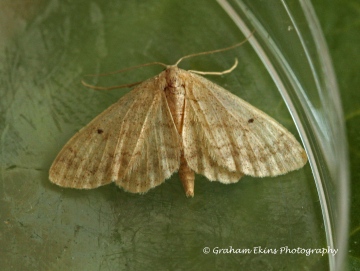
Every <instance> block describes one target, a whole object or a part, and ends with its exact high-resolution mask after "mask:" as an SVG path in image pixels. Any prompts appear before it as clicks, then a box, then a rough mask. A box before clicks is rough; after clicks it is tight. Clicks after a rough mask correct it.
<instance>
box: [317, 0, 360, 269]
mask: <svg viewBox="0 0 360 271" xmlns="http://www.w3.org/2000/svg"><path fill="white" fill-rule="evenodd" d="M314 7H315V10H316V12H317V14H318V17H319V19H320V22H321V25H322V27H323V30H324V34H325V37H326V40H327V42H328V45H329V48H330V53H331V55H332V58H333V63H334V67H335V71H336V73H337V76H338V84H339V88H340V93H341V98H342V102H343V108H344V112H345V121H346V125H347V134H348V142H349V153H350V166H351V197H350V199H349V201H350V205H351V209H350V226H349V232H350V238H349V259H348V260H349V269H350V270H360V197H359V195H360V185H359V179H360V174H359V172H360V171H359V165H360V125H359V124H360V91H359V86H360V76H359V70H360V53H359V49H358V44H360V2H359V1H353V0H347V1H340V0H337V1H330V2H329V1H314Z"/></svg>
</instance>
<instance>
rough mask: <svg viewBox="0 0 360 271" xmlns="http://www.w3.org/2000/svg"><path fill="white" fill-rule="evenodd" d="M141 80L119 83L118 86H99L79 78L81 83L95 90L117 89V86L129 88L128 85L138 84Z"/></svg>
mask: <svg viewBox="0 0 360 271" xmlns="http://www.w3.org/2000/svg"><path fill="white" fill-rule="evenodd" d="M142 82H143V81H140V82H136V83H130V84H124V85H119V86H111V87H101V86H94V85H90V84H88V83H86V82H85V81H84V80H81V84H83V85H84V86H85V87H87V88H91V89H95V90H112V89H117V88H129V87H133V86H136V85H138V84H140V83H142Z"/></svg>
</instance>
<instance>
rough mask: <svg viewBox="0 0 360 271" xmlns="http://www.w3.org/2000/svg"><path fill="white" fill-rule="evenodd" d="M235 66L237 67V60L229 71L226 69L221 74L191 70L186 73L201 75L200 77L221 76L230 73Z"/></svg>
mask: <svg viewBox="0 0 360 271" xmlns="http://www.w3.org/2000/svg"><path fill="white" fill-rule="evenodd" d="M237 65H238V60H237V58H235V63H234V65H232V67H231V68H230V69H227V70H225V71H222V72H203V71H193V70H188V72H192V73H196V74H201V75H223V74H227V73H230V72H232V71H233V70H234V69H235V68H236V67H237Z"/></svg>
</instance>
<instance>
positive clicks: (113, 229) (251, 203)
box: [0, 0, 360, 270]
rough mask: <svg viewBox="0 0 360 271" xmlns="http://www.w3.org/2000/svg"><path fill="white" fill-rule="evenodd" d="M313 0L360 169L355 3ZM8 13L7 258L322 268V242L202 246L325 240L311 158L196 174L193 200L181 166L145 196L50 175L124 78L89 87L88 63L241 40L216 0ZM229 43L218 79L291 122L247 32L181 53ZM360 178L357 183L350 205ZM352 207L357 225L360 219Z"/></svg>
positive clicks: (2, 256)
mask: <svg viewBox="0 0 360 271" xmlns="http://www.w3.org/2000/svg"><path fill="white" fill-rule="evenodd" d="M315 8H316V10H317V11H318V13H319V18H320V21H321V23H322V25H323V28H324V32H325V34H326V38H327V40H328V42H329V46H330V51H331V53H332V54H333V58H334V64H335V70H336V71H337V73H338V76H339V85H340V87H341V91H342V96H343V101H344V108H345V114H346V116H347V119H346V121H347V124H348V128H349V135H350V136H349V141H350V150H351V157H352V158H353V159H352V161H354V162H352V166H353V169H354V170H353V171H354V172H355V173H354V175H353V179H355V177H356V174H358V173H357V172H356V171H355V169H356V168H355V165H356V164H355V162H356V159H357V161H358V160H359V159H358V158H357V156H358V154H357V153H358V152H359V151H358V148H359V132H358V131H359V130H356V129H358V127H357V126H356V123H357V122H356V121H357V119H358V118H359V117H358V116H359V115H358V113H359V112H358V111H357V110H358V108H359V107H358V105H359V99H356V97H355V96H356V95H357V97H359V96H360V94H359V91H358V89H357V88H358V85H359V84H356V82H358V81H359V78H358V76H357V73H358V69H357V67H358V63H359V61H354V58H355V57H358V54H356V53H357V50H356V48H357V46H356V45H357V44H359V43H358V41H359V31H357V32H356V31H355V28H357V29H359V24H360V22H359V20H358V15H359V13H360V7H359V5H357V2H356V1H340V0H339V1H333V2H332V3H331V4H329V3H328V2H327V1H316V6H315ZM0 26H1V28H0V30H1V40H0V50H1V51H0V52H1V53H0V56H1V63H0V72H1V74H0V83H1V85H0V113H1V114H0V140H1V142H0V151H1V154H0V166H1V168H0V170H1V172H0V173H1V179H0V181H1V186H0V189H1V190H0V200H1V206H0V230H1V232H0V250H1V251H0V267H1V269H2V270H10V269H11V270H144V269H153V270H184V269H189V270H214V269H229V270H238V269H240V270H305V269H308V270H327V258H326V256H325V257H321V256H319V255H312V256H309V257H306V256H304V255H279V254H277V255H263V254H262V255H256V254H251V255H235V254H232V255H215V254H212V253H210V254H209V255H205V254H204V253H203V251H202V250H203V248H204V247H205V246H207V247H210V248H214V247H216V246H218V247H222V248H227V247H229V246H233V247H235V248H253V247H255V246H262V247H263V248H265V247H268V248H274V247H276V248H279V247H280V246H286V245H287V246H291V247H314V248H316V247H324V246H326V243H325V235H324V229H323V224H322V216H321V210H320V204H319V202H318V200H317V194H316V193H317V192H316V188H315V185H314V182H313V180H312V176H311V171H310V167H309V165H307V166H306V167H305V168H304V169H302V170H300V171H296V172H292V173H290V174H287V175H285V176H280V177H278V178H263V179H258V178H250V177H245V178H244V179H243V180H242V181H241V182H239V183H238V184H236V185H229V186H226V185H222V184H219V183H210V182H209V181H207V180H206V179H205V178H204V177H202V176H197V179H196V186H195V198H194V199H191V200H189V199H186V198H185V196H184V193H183V191H182V187H181V184H180V182H179V181H178V177H177V175H174V177H172V178H171V179H170V180H168V181H166V182H165V183H164V184H163V185H161V186H160V187H158V188H156V189H153V190H151V191H150V192H149V193H147V194H146V195H143V196H139V195H133V194H129V193H125V192H124V191H122V190H121V189H118V188H116V187H115V185H108V186H105V187H102V188H99V189H96V190H90V191H81V190H72V189H62V188H60V187H57V186H55V185H52V184H51V183H50V182H49V181H48V169H49V167H50V165H51V163H52V161H53V159H54V158H55V156H56V154H57V153H58V152H59V151H60V149H61V147H62V146H63V145H64V144H65V143H66V141H67V140H68V139H69V138H70V137H71V136H72V135H73V134H74V133H75V132H76V131H77V130H78V129H80V128H81V127H82V126H84V125H85V124H87V123H88V122H89V121H90V120H91V119H92V118H93V117H95V116H96V115H97V114H98V113H100V112H102V111H103V110H104V109H105V108H107V107H108V106H109V105H111V104H112V103H113V102H115V101H116V100H117V99H118V98H119V97H121V96H122V95H123V94H124V93H126V92H127V91H128V90H117V91H112V92H95V91H92V90H88V89H85V88H84V87H82V86H81V85H80V83H79V82H80V80H81V79H82V76H83V75H84V74H86V73H98V72H106V71H112V70H116V69H120V68H124V67H129V66H132V65H137V64H141V63H145V62H151V61H162V62H165V63H173V62H175V61H176V60H177V59H178V58H179V57H180V56H183V55H185V54H188V53H193V52H199V51H204V50H210V49H214V48H221V47H224V46H228V45H229V44H233V43H235V42H237V41H239V32H238V30H237V29H236V28H235V26H234V25H233V23H232V21H230V19H228V18H227V16H226V15H225V13H224V11H223V10H222V9H221V8H220V7H219V6H218V4H217V3H216V2H215V1H205V0H204V1H168V0H160V1H141V0H137V1H115V0H114V1H100V0H99V1H91V2H90V1H83V0H78V1H56V0H49V1H45V0H34V1H20V0H18V1H10V0H3V1H2V2H1V3H0ZM224 33H227V35H224ZM234 55H236V56H237V57H238V58H239V59H241V64H240V65H239V67H238V68H237V69H236V71H234V72H233V73H232V74H230V75H228V76H224V77H217V78H213V77H212V78H211V80H213V81H214V82H216V83H218V84H220V85H222V86H224V87H225V88H227V89H229V90H230V91H232V92H234V93H236V94H237V95H239V96H241V97H242V98H243V99H245V100H247V101H249V102H251V103H252V104H254V105H255V106H257V107H260V108H261V109H262V110H264V111H265V112H267V113H269V114H270V115H272V116H273V117H275V118H276V119H278V120H279V121H280V122H281V123H282V124H284V125H285V126H286V127H287V128H288V129H289V130H290V131H292V132H293V133H296V129H295V127H294V125H293V123H292V120H291V118H290V115H289V113H288V112H287V109H286V107H285V105H284V103H283V102H282V100H281V97H280V95H279V94H278V92H277V89H276V87H275V86H274V85H273V84H272V81H271V79H270V78H269V76H268V75H267V72H266V71H265V70H264V68H263V67H262V64H261V63H260V61H259V60H258V59H257V58H256V55H255V54H254V52H252V50H251V48H250V47H249V46H243V47H241V49H238V50H236V52H226V53H224V54H220V55H217V56H209V57H204V58H196V59H192V60H189V61H186V62H184V63H183V65H182V67H183V68H186V69H198V70H223V69H224V68H228V67H229V66H230V65H232V63H233V59H234ZM356 65H357V66H356ZM159 70H160V69H158V68H153V69H152V68H151V69H150V68H149V69H140V70H136V71H131V72H129V73H126V74H122V75H120V76H115V77H110V78H106V79H104V78H102V79H101V81H100V82H98V83H99V84H101V85H114V84H121V83H131V82H136V81H139V80H142V79H144V78H147V77H150V76H153V75H154V74H156V73H158V72H159ZM269 94H271V95H269ZM259 97H266V99H261V98H260V99H259ZM357 188H358V187H356V185H354V186H353V188H352V189H353V191H354V194H353V200H352V203H353V207H355V204H356V200H355V197H354V195H356V194H355V193H356V189H357ZM354 210H356V209H355V208H353V209H352V214H354V216H353V217H354V219H353V220H352V222H351V230H355V229H356V228H358V227H359V224H360V223H359V222H360V221H359V218H358V216H356V212H355V211H354ZM356 238H357V239H356ZM356 240H359V232H358V231H356V230H355V231H354V234H353V235H352V236H351V239H350V249H351V252H350V255H351V258H350V260H351V266H356V265H359V264H358V257H359V255H360V253H359V251H360V249H359V243H356ZM354 270H355V269H354Z"/></svg>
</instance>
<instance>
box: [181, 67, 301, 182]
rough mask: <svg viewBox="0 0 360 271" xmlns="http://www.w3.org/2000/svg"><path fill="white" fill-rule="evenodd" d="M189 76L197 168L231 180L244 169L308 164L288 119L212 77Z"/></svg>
mask: <svg viewBox="0 0 360 271" xmlns="http://www.w3.org/2000/svg"><path fill="white" fill-rule="evenodd" d="M189 77H190V78H191V80H189V83H188V85H187V86H186V95H187V100H186V105H185V117H184V126H183V133H182V137H183V144H184V153H185V158H186V160H187V162H188V164H189V166H190V168H192V169H193V170H194V171H195V172H196V173H200V174H203V175H205V176H206V177H207V178H208V179H210V180H218V181H220V182H223V183H230V182H236V181H238V180H239V179H240V177H241V176H242V175H244V174H245V175H251V176H259V177H264V176H276V175H280V174H285V173H286V172H289V171H292V170H295V169H299V168H301V167H303V166H304V164H305V163H306V161H307V157H306V153H305V151H304V149H303V148H302V147H301V145H300V144H299V143H298V142H297V140H296V139H295V137H294V136H293V135H292V134H291V133H290V132H289V131H287V130H286V129H285V128H284V127H283V126H282V125H280V124H279V123H278V122H276V121H275V120H274V119H272V118H271V117H269V116H268V115H266V114H265V113H263V112H262V111H260V110H259V109H257V108H255V107H253V106H252V105H250V104H248V103H247V102H245V101H243V100H241V99H240V98H239V97H237V96H235V95H233V94H231V93H230V92H228V91H227V90H225V89H223V88H221V87H220V86H218V85H216V84H214V83H212V82H210V81H209V80H207V79H205V78H203V77H201V76H198V75H196V74H193V73H189Z"/></svg>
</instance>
